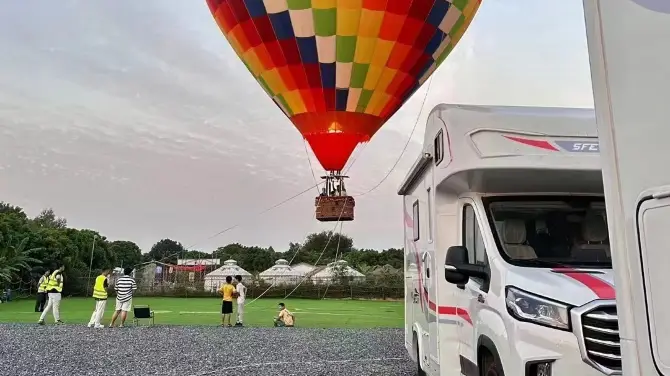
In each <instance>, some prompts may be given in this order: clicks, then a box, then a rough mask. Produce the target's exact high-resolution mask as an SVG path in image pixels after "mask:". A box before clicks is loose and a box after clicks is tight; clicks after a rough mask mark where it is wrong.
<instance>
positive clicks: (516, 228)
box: [502, 219, 537, 260]
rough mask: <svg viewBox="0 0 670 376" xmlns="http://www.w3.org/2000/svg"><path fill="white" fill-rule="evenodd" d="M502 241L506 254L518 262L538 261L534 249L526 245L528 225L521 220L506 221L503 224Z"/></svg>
mask: <svg viewBox="0 0 670 376" xmlns="http://www.w3.org/2000/svg"><path fill="white" fill-rule="evenodd" d="M502 241H503V247H504V249H505V252H506V253H507V254H508V255H509V257H511V258H514V259H517V260H531V259H536V258H537V254H536V253H535V249H533V247H531V246H529V245H527V244H525V243H526V223H525V222H524V221H522V220H520V219H506V220H505V221H504V222H503V224H502Z"/></svg>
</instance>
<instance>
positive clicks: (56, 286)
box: [37, 263, 65, 325]
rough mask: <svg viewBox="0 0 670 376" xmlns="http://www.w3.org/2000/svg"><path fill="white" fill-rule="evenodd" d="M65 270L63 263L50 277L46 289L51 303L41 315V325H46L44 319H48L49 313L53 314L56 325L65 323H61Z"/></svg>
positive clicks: (39, 322)
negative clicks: (61, 301)
mask: <svg viewBox="0 0 670 376" xmlns="http://www.w3.org/2000/svg"><path fill="white" fill-rule="evenodd" d="M64 270H65V265H63V264H62V263H61V264H60V267H58V268H57V269H54V271H53V273H51V275H49V279H48V280H47V287H46V290H47V296H48V298H49V301H48V302H47V306H46V307H45V308H44V311H42V314H41V315H40V321H38V322H37V323H38V324H40V325H44V319H45V318H46V317H47V313H49V311H52V312H53V315H54V321H55V322H56V324H62V323H63V321H61V319H60V300H61V293H62V292H63V271H64Z"/></svg>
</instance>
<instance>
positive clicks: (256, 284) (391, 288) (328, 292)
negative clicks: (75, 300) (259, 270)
mask: <svg viewBox="0 0 670 376" xmlns="http://www.w3.org/2000/svg"><path fill="white" fill-rule="evenodd" d="M94 280H95V276H92V277H91V279H90V280H89V279H88V277H80V278H73V279H68V278H67V276H66V278H65V282H64V291H63V293H64V295H66V296H88V295H89V294H90V291H91V288H92V286H93V285H92V284H93V282H94ZM114 280H115V278H114V277H112V278H110V285H111V284H113V283H114ZM135 280H136V283H137V286H138V289H137V292H136V295H138V296H164V297H211V296H218V293H217V291H216V290H217V289H218V286H219V285H220V284H221V283H222V282H223V281H220V282H219V281H216V282H215V283H214V284H212V282H211V281H206V280H205V279H204V277H202V276H199V274H196V275H195V277H194V276H193V275H191V276H189V275H188V274H185V275H177V276H175V278H166V279H157V278H148V277H145V276H142V275H138V276H136V278H135ZM301 282H302V283H301ZM244 284H245V286H247V297H248V298H250V299H255V298H256V297H258V296H259V295H261V294H262V295H263V297H266V298H284V297H285V296H287V295H289V294H290V296H291V297H292V298H305V299H324V298H328V299H371V300H372V299H402V298H403V296H404V286H403V278H402V277H398V278H384V279H379V278H373V277H368V278H366V279H364V280H356V281H350V280H339V281H330V280H316V281H315V280H313V279H306V280H304V281H302V280H295V281H282V283H276V284H275V285H272V284H270V283H268V282H266V281H263V280H259V279H257V278H253V277H249V278H247V279H245V281H244ZM296 286H297V287H296ZM12 287H13V290H14V294H13V295H14V296H22V297H24V296H29V295H32V294H34V293H35V292H36V286H35V284H34V283H32V284H28V283H22V284H21V287H20V288H17V287H18V286H12Z"/></svg>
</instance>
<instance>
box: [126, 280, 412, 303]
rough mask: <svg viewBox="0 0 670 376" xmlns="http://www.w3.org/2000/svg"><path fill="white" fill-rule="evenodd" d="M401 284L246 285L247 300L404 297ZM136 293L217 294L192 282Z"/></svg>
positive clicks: (186, 295) (146, 289) (142, 287)
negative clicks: (259, 297)
mask: <svg viewBox="0 0 670 376" xmlns="http://www.w3.org/2000/svg"><path fill="white" fill-rule="evenodd" d="M404 291H405V290H404V287H392V286H370V285H367V284H348V285H347V284H331V285H325V284H316V285H315V284H312V283H303V284H302V285H300V286H298V287H297V288H296V287H295V286H286V285H284V286H270V285H251V286H248V287H247V299H255V298H256V297H258V296H259V295H261V294H262V295H263V297H264V298H284V297H285V296H287V295H289V294H290V297H291V298H304V299H324V298H326V299H369V300H377V299H382V300H386V299H389V300H396V299H402V298H403V296H404ZM136 294H137V295H138V296H165V297H210V296H218V293H217V292H216V291H208V290H205V289H204V288H202V286H197V285H194V284H187V283H175V284H157V285H144V286H142V285H140V286H138V290H137V293H136Z"/></svg>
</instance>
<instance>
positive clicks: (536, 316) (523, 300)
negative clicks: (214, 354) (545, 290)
mask: <svg viewBox="0 0 670 376" xmlns="http://www.w3.org/2000/svg"><path fill="white" fill-rule="evenodd" d="M505 304H506V305H507V309H508V311H509V312H510V314H511V315H512V316H514V317H516V318H517V319H519V320H522V321H530V322H534V323H536V324H540V325H546V326H551V327H553V328H557V329H562V330H570V321H569V317H570V316H569V314H568V306H567V305H565V304H561V303H558V302H553V301H551V300H548V299H546V298H543V297H541V296H538V295H534V294H531V293H528V292H525V291H522V290H519V289H517V288H514V287H508V288H507V297H506V298H505Z"/></svg>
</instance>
